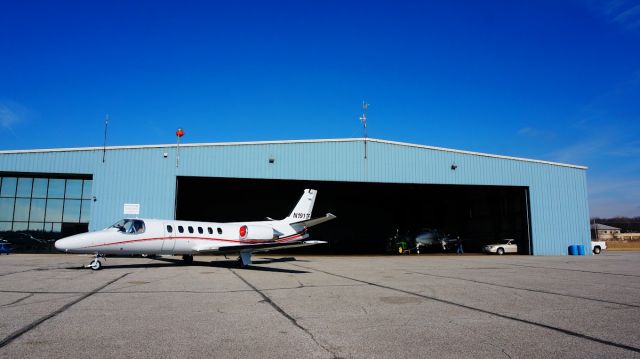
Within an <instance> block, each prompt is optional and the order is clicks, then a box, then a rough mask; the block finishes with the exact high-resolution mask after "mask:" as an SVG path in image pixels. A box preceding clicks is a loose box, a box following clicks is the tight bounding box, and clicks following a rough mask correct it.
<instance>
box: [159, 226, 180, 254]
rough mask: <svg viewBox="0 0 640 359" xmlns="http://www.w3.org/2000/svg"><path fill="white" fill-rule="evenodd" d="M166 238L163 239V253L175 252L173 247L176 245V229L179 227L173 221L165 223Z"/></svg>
mask: <svg viewBox="0 0 640 359" xmlns="http://www.w3.org/2000/svg"><path fill="white" fill-rule="evenodd" d="M162 227H163V230H164V240H163V241H162V253H163V254H173V248H174V247H175V246H176V238H175V237H176V231H177V230H178V228H177V227H176V226H174V225H173V224H171V223H163V225H162Z"/></svg>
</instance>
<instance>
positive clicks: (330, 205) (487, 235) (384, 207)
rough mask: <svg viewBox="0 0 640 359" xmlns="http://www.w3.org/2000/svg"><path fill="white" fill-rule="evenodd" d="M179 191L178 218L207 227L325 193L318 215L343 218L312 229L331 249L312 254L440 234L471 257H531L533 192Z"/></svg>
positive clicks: (234, 184)
mask: <svg viewBox="0 0 640 359" xmlns="http://www.w3.org/2000/svg"><path fill="white" fill-rule="evenodd" d="M176 186H177V190H176V219H179V220H194V221H208V222H241V221H259V220H264V219H265V218H266V217H271V218H275V219H281V218H284V217H286V216H287V215H289V213H290V212H291V210H292V209H293V207H294V205H295V204H296V202H297V201H298V199H299V198H300V196H301V195H302V191H303V190H304V189H305V188H313V189H316V190H318V197H317V198H316V202H315V207H314V209H313V216H314V217H319V216H324V214H325V213H328V212H330V213H333V214H335V215H336V216H337V217H338V218H337V219H335V220H333V221H329V222H327V223H323V224H321V225H318V226H316V227H313V228H311V229H310V235H311V239H314V240H323V241H327V242H329V245H328V246H322V247H313V249H311V250H309V249H304V251H305V252H315V253H352V254H356V253H358V254H359V253H362V254H365V253H384V252H385V250H386V248H387V244H388V242H389V239H390V237H392V236H393V235H394V234H395V233H396V231H399V232H401V234H405V233H409V234H410V235H411V236H415V234H416V233H417V232H418V231H419V230H420V229H422V228H435V229H438V230H439V231H440V232H442V233H446V234H450V235H451V236H460V237H461V238H462V239H463V245H464V249H465V252H480V251H481V248H482V246H484V245H485V244H489V243H498V242H500V241H501V240H503V239H506V238H513V239H515V243H516V244H518V252H519V253H520V254H531V253H532V248H531V236H530V233H531V232H530V227H529V220H528V219H529V206H528V202H529V199H528V197H529V193H528V189H527V188H526V187H508V186H461V185H430V184H397V183H394V184H389V183H361V182H328V181H299V180H265V179H238V178H209V177H178V178H177V183H176ZM297 251H298V252H300V251H302V249H298V250H297Z"/></svg>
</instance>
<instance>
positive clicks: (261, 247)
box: [197, 241, 327, 254]
mask: <svg viewBox="0 0 640 359" xmlns="http://www.w3.org/2000/svg"><path fill="white" fill-rule="evenodd" d="M325 243H327V242H325V241H304V242H288V243H275V242H274V243H258V244H245V245H239V246H224V247H209V248H200V249H198V250H197V251H198V253H200V254H206V253H211V254H214V253H237V252H240V251H245V250H250V251H251V252H268V251H271V250H274V249H282V248H298V247H307V246H313V245H316V244H325Z"/></svg>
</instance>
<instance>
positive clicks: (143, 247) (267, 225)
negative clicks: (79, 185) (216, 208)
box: [55, 189, 336, 270]
mask: <svg viewBox="0 0 640 359" xmlns="http://www.w3.org/2000/svg"><path fill="white" fill-rule="evenodd" d="M317 192H318V191H316V190H313V189H305V190H304V194H303V195H302V197H301V198H300V200H299V201H298V204H296V206H295V208H294V209H293V211H292V212H291V214H290V215H289V216H288V217H287V218H285V219H282V220H273V219H271V218H268V217H267V221H258V222H234V223H215V222H192V221H173V220H159V219H138V218H135V219H122V220H120V221H118V222H117V223H116V224H114V225H112V226H111V227H108V228H105V229H103V230H101V231H95V232H87V233H82V234H77V235H74V236H70V237H66V238H62V239H59V240H57V241H56V243H55V246H56V249H58V250H59V251H61V252H65V253H84V254H93V255H95V258H94V259H93V260H92V261H91V263H90V264H89V265H88V267H90V268H91V269H93V270H98V269H100V267H101V266H102V263H101V262H100V258H104V257H105V256H106V255H136V254H138V255H140V254H141V255H148V256H156V255H182V259H183V260H184V262H185V263H190V262H192V261H193V256H194V255H198V254H235V253H238V254H239V255H240V258H239V262H240V265H241V266H243V267H244V266H248V265H250V264H251V254H252V253H256V252H267V251H270V250H273V249H281V248H294V247H305V246H311V245H315V244H323V243H327V242H324V241H305V239H307V238H308V237H309V234H308V233H307V228H308V227H311V226H315V225H317V224H320V223H323V222H326V221H329V220H332V219H334V218H336V216H334V215H333V214H331V213H327V214H326V215H325V216H324V217H319V218H314V219H312V218H311V211H312V210H313V204H314V202H315V200H316V194H317Z"/></svg>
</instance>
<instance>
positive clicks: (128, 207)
mask: <svg viewBox="0 0 640 359" xmlns="http://www.w3.org/2000/svg"><path fill="white" fill-rule="evenodd" d="M124 214H135V215H139V214H140V203H125V204H124Z"/></svg>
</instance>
